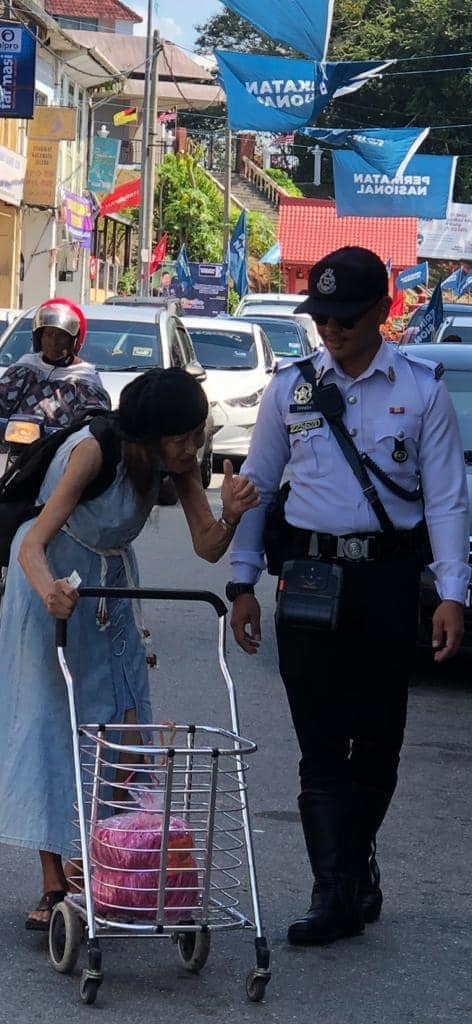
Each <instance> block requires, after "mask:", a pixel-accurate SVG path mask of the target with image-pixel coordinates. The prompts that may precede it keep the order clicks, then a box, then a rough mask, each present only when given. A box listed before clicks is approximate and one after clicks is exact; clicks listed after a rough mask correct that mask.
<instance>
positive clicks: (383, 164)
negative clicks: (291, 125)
mask: <svg viewBox="0 0 472 1024" xmlns="http://www.w3.org/2000/svg"><path fill="white" fill-rule="evenodd" d="M428 133H429V128H303V129H302V135H308V136H309V137H310V138H314V139H316V140H317V141H318V142H329V143H332V145H333V146H349V147H350V149H352V150H353V151H354V152H355V153H358V154H359V156H361V157H363V159H364V160H366V161H367V163H368V164H370V166H371V167H375V169H376V170H377V171H381V172H382V174H388V176H389V178H394V177H395V176H396V175H399V174H403V173H404V171H405V168H406V167H407V165H408V164H409V162H410V160H411V158H412V156H414V154H415V153H416V151H417V150H418V149H419V147H420V146H421V144H422V143H423V142H424V140H425V138H426V137H427V135H428Z"/></svg>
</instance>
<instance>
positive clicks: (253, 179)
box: [205, 157, 287, 225]
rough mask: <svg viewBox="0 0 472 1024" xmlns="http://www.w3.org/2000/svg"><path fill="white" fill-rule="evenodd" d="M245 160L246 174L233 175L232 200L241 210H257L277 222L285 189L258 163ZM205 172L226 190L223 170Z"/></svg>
mask: <svg viewBox="0 0 472 1024" xmlns="http://www.w3.org/2000/svg"><path fill="white" fill-rule="evenodd" d="M243 160H244V171H245V173H244V175H242V174H233V175H232V177H231V201H232V202H233V203H234V205H235V206H238V207H239V208H240V209H241V210H249V211H251V212H252V211H253V210H257V212H258V213H265V214H266V216H267V217H268V218H269V220H270V221H272V223H273V224H275V225H276V224H277V220H278V216H279V213H278V207H279V202H280V196H282V195H286V194H287V193H286V192H285V191H284V189H282V188H280V187H279V186H278V185H276V183H275V181H272V178H271V177H270V176H269V175H268V174H266V173H265V171H263V170H261V168H260V167H258V166H257V164H254V163H253V162H252V160H249V159H248V158H247V157H244V158H243ZM205 174H206V175H207V176H208V177H209V178H210V179H211V180H212V181H213V182H214V183H215V185H218V188H220V189H221V191H222V192H224V173H223V171H205Z"/></svg>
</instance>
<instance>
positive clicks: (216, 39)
mask: <svg viewBox="0 0 472 1024" xmlns="http://www.w3.org/2000/svg"><path fill="white" fill-rule="evenodd" d="M471 15H472V4H471V0H465V2H464V0H336V3H335V5H334V18H333V28H332V33H331V39H330V45H329V53H328V58H329V59H330V60H366V59H375V58H380V59H382V58H385V59H387V58H405V57H421V56H422V54H426V55H427V56H425V57H422V59H421V60H417V61H416V60H415V61H409V62H404V63H401V62H399V63H398V64H396V65H393V66H392V67H390V68H388V69H386V71H385V73H384V75H383V77H382V79H380V80H376V81H373V82H372V84H369V85H366V86H364V87H363V88H362V90H360V91H359V93H352V94H350V95H347V96H346V97H340V98H339V99H337V100H335V101H333V102H332V103H331V104H330V105H329V107H328V108H327V109H326V111H325V112H324V113H323V115H322V116H321V117H320V118H319V122H318V123H320V124H323V125H325V126H327V127H340V126H342V127H363V128H366V127H369V126H370V127H379V126H382V125H384V126H386V127H387V126H388V127H391V128H395V127H401V126H403V125H418V126H419V127H422V126H425V127H426V126H432V128H434V126H443V125H446V126H454V125H455V124H461V123H468V122H469V121H472V118H471V117H470V111H471V110H472V73H471V70H470V57H467V56H466V54H467V52H468V51H470V50H471V49H472V44H471V34H470V22H471ZM198 31H199V32H200V35H199V38H198V40H197V44H198V46H200V48H201V49H204V48H205V41H208V43H209V45H210V46H211V47H213V48H221V49H225V48H226V49H239V50H245V51H246V52H254V53H281V52H285V53H286V54H288V55H291V56H295V54H294V53H293V52H291V53H290V51H289V50H288V49H287V48H286V49H285V50H284V48H281V47H280V46H279V45H278V44H277V43H271V44H270V45H268V43H267V37H264V36H262V35H261V34H260V33H258V32H257V31H256V30H255V29H253V28H252V27H251V26H249V25H248V23H247V22H245V21H244V20H243V19H242V18H240V17H239V16H238V15H236V14H233V13H232V12H228V11H225V12H223V13H222V14H219V15H215V17H214V18H210V19H209V20H208V21H207V22H206V23H205V24H204V25H200V26H199V27H198ZM455 53H458V54H459V56H458V57H457V58H450V59H444V58H442V57H441V58H440V59H437V60H430V59H428V58H429V57H435V56H436V57H438V56H439V55H442V54H455ZM461 54H463V56H461ZM464 67H465V68H466V70H462V69H463V68H464ZM445 68H447V69H449V70H443V69H445ZM413 72H414V73H413ZM429 72H434V74H431V73H429ZM305 145H306V143H305ZM422 151H423V152H431V153H438V154H441V153H446V154H447V153H449V154H454V155H457V156H459V157H462V159H460V160H459V163H458V170H457V178H456V188H455V193H454V198H455V199H456V200H458V201H462V202H464V201H465V202H467V201H469V202H470V201H472V129H471V128H470V127H468V128H464V129H461V128H454V127H447V128H445V129H444V128H442V127H440V128H438V130H434V131H432V132H431V134H430V136H429V138H428V140H427V141H426V143H425V144H424V145H423V147H422ZM296 152H297V153H298V154H299V155H300V156H301V157H302V160H301V168H300V172H301V180H310V179H311V173H309V171H308V169H307V167H308V165H310V164H311V162H312V158H311V157H306V155H305V158H304V154H306V149H305V150H303V149H301V148H300V150H296Z"/></svg>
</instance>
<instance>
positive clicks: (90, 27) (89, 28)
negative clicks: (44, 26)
mask: <svg viewBox="0 0 472 1024" xmlns="http://www.w3.org/2000/svg"><path fill="white" fill-rule="evenodd" d="M55 20H56V21H57V22H58V24H59V25H60V26H61V28H77V29H83V30H84V31H86V32H98V18H73V17H72V18H70V17H66V16H64V17H62V16H61V15H60V14H59V15H56V18H55Z"/></svg>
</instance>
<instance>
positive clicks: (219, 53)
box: [215, 50, 392, 134]
mask: <svg viewBox="0 0 472 1024" xmlns="http://www.w3.org/2000/svg"><path fill="white" fill-rule="evenodd" d="M215 55H216V58H217V61H218V67H219V71H220V76H221V79H222V82H223V86H224V90H225V92H226V99H227V105H228V126H229V128H231V129H232V130H233V131H242V130H247V131H267V132H277V133H278V134H279V133H280V132H284V131H290V130H292V129H299V128H302V127H303V126H304V125H307V124H310V123H311V122H313V121H314V120H315V119H316V117H317V116H318V114H319V113H321V111H322V110H324V108H325V107H326V106H327V104H328V103H329V101H330V100H331V99H332V98H333V97H336V96H341V95H345V94H346V93H348V92H355V91H357V89H360V88H361V87H362V86H363V85H364V84H365V83H366V82H368V81H369V80H370V79H371V78H374V77H375V76H376V75H378V74H379V73H380V72H381V71H382V70H383V69H384V68H385V67H387V66H388V64H389V63H392V62H391V61H383V62H382V63H381V62H379V61H375V60H365V61H338V62H330V61H328V62H326V63H325V62H320V63H316V62H314V61H311V60H292V59H291V58H290V57H265V56H261V55H260V54H253V53H250V54H248V53H227V52H225V51H224V50H216V51H215Z"/></svg>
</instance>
